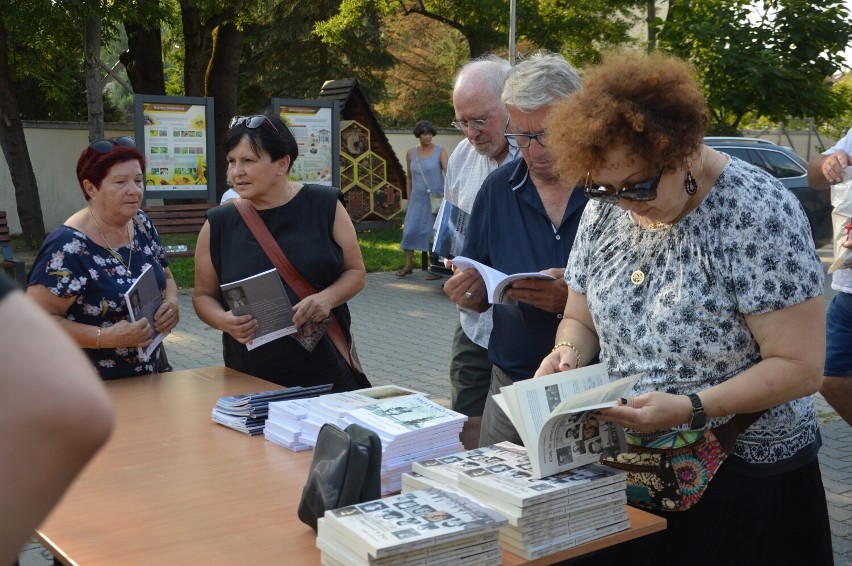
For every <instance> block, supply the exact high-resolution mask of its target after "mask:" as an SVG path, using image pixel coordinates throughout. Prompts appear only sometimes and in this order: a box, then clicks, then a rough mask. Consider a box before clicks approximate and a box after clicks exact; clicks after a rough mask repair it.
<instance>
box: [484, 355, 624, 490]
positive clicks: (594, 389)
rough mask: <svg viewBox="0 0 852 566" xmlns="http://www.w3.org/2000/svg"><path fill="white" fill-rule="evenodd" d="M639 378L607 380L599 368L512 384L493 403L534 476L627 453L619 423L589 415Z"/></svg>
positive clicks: (610, 403) (611, 402)
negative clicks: (509, 424) (520, 443)
mask: <svg viewBox="0 0 852 566" xmlns="http://www.w3.org/2000/svg"><path fill="white" fill-rule="evenodd" d="M638 380H639V378H638V377H625V378H623V379H619V380H617V381H612V382H610V380H609V376H608V374H607V372H606V368H605V366H604V365H603V364H595V365H591V366H587V367H584V368H580V369H575V370H571V371H563V372H560V373H554V374H552V375H547V376H542V377H536V378H533V379H525V380H523V381H518V382H516V383H515V384H514V385H509V386H507V387H501V388H500V393H499V394H497V395H495V396H494V400H495V401H496V402H497V404H498V405H499V406H500V408H501V409H503V412H505V413H506V415H507V416H508V417H509V419H511V421H512V424H513V425H515V429H516V430H517V431H518V434H519V435H520V436H521V439H522V440H523V441H524V446H526V449H527V454H529V457H530V463H531V464H532V473H533V477H534V478H538V479H540V478H543V477H546V476H552V475H553V474H556V473H559V472H564V471H565V470H571V469H573V468H577V467H579V466H583V465H585V464H591V463H593V462H598V461H600V459H601V458H602V457H605V456H611V455H612V456H614V455H615V454H618V453H620V452H625V451H626V449H627V446H626V442H625V440H624V431H623V429H622V428H621V426H620V425H616V424H613V423H607V422H600V421H598V420H596V419H594V418H592V417H593V415H592V412H593V411H596V410H598V409H604V408H607V407H614V406H615V405H616V404H617V402H618V400H619V399H620V398H621V397H627V396H628V395H629V394H630V391H631V389H633V386H634V385H635V384H636V382H637V381H638Z"/></svg>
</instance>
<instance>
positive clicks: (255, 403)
mask: <svg viewBox="0 0 852 566" xmlns="http://www.w3.org/2000/svg"><path fill="white" fill-rule="evenodd" d="M329 391H331V385H330V384H326V385H315V386H313V387H286V388H284V389H275V390H273V391H261V392H258V393H249V394H246V395H231V396H228V397H220V398H219V399H218V400H217V401H216V405H215V406H214V407H213V412H212V413H211V416H212V417H213V422H215V423H219V424H221V425H224V426H226V427H228V428H232V429H234V430H237V431H239V432H242V433H243V434H248V435H249V436H255V435H258V434H262V433H263V427H264V424H265V423H266V418H267V415H268V414H269V403H271V402H273V401H281V400H284V399H296V398H300V397H313V396H316V395H320V394H321V393H327V392H329Z"/></svg>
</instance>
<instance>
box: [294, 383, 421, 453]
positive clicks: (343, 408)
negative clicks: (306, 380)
mask: <svg viewBox="0 0 852 566" xmlns="http://www.w3.org/2000/svg"><path fill="white" fill-rule="evenodd" d="M407 395H423V396H424V397H427V396H428V395H426V394H425V393H421V392H420V391H415V390H413V389H408V388H406V387H400V386H398V385H379V386H376V387H369V388H367V389H358V390H357V391H347V392H345V393H332V394H330V395H322V396H320V397H317V398H316V399H313V400H312V401H311V406H310V410H309V411H308V412H307V414H306V415H305V417H304V418H303V419H301V420H300V422H299V425H300V431H299V432H300V434H299V439H300V442H301V443H303V444H307V445H308V446H312V447H313V446H316V443H317V435H319V431H320V429H321V428H322V425H324V424H326V423H330V424H334V425H337V426H339V427H340V428H346V425H347V423H346V421H345V419H344V417H345V416H346V414H347V413H349V412H350V411H353V410H355V409H358V408H361V407H366V406H367V405H373V404H375V403H378V402H380V401H383V400H385V399H390V398H395V397H404V396H407Z"/></svg>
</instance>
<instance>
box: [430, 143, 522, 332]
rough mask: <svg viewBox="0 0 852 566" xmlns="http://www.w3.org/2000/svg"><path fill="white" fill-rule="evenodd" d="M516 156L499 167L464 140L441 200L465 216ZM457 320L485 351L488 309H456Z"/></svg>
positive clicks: (515, 153) (449, 167)
mask: <svg viewBox="0 0 852 566" xmlns="http://www.w3.org/2000/svg"><path fill="white" fill-rule="evenodd" d="M517 156H518V148H516V147H512V146H509V153H508V155H507V156H506V157H505V158H504V159H503V161H502V162H500V163H498V162H497V160H496V159H494V158H493V157H489V156H487V155H482V154H480V153H478V152H477V151H476V148H475V147H474V146H473V144H472V143H470V141H469V140H468V139H467V138H465V139H463V140H462V141H460V142H459V144H458V145H457V146H456V148H455V149H454V150H453V153H452V155H450V159H449V161H448V162H447V174H446V175H445V176H444V199H446V200H448V201H450V202H451V203H453V204H454V205H456V206H457V207H459V208H460V209H462V210H464V211H465V212H467V213H468V214H470V211H471V210H472V209H473V201H474V200H476V195H477V194H478V193H479V189H480V188H481V187H482V182H483V181H484V180H485V178H486V177H487V176H488V175H489V174H490V173H491V172H492V171H494V170H495V169H497V168H498V167H499V166H500V165H502V164H503V163H508V162H509V161H512V160H513V159H515V158H516V157H517ZM459 320H460V321H461V326H462V330H464V333H465V334H467V337H468V338H470V339H471V340H472V341H473V342H474V343H476V344H477V345H479V346H481V347H483V348H487V347H488V338H489V337H490V336H491V327H492V325H493V323H492V320H491V309H488V310H487V311H485V312H483V313H479V312H476V311H473V310H470V309H466V308H463V307H459Z"/></svg>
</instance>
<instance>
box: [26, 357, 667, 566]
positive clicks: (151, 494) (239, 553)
mask: <svg viewBox="0 0 852 566" xmlns="http://www.w3.org/2000/svg"><path fill="white" fill-rule="evenodd" d="M105 383H106V386H107V389H108V390H109V393H110V395H111V397H112V399H113V401H114V403H115V408H116V413H117V424H116V429H115V432H114V433H113V436H112V438H111V439H110V441H109V443H108V444H107V446H106V447H105V448H104V449H103V450H101V452H100V453H99V454H98V455H97V456H96V457H95V459H94V460H92V462H90V463H89V465H88V466H87V467H86V469H85V470H84V471H83V473H82V474H81V476H80V477H79V478H78V480H77V481H76V482H75V483H74V485H73V486H72V487H71V489H69V491H68V493H67V494H66V495H65V497H64V498H63V500H62V502H61V503H60V504H59V505H58V506H57V507H56V509H54V511H53V513H51V515H50V516H49V517H48V519H47V521H46V522H45V523H44V524H43V525H42V526H41V528H40V529H39V530H38V532H37V536H38V538H39V539H40V540H41V542H42V544H44V546H45V548H47V549H48V550H50V551H51V552H52V553H53V554H54V556H56V558H57V559H58V560H59V561H61V562H62V563H64V564H81V565H84V566H94V565H98V564H109V565H114V564H121V565H123V566H128V565H137V564H156V565H170V564H281V563H287V564H292V565H294V566H295V565H299V566H301V565H303V564H319V551H318V550H317V548H316V546H315V535H314V531H313V530H311V529H310V527H308V526H306V525H304V524H303V523H301V522H300V521H299V519H298V517H297V516H296V508H297V506H298V504H299V498H300V496H301V491H302V487H303V486H304V483H305V480H306V478H307V469H308V467H309V466H310V462H311V458H312V455H313V452H311V451H305V452H298V453H294V452H290V451H289V450H287V449H285V448H282V447H280V446H277V445H275V444H273V443H271V442H267V441H265V440H264V439H263V438H262V437H248V436H245V435H243V434H241V433H239V432H236V431H234V430H231V429H229V428H226V427H224V426H221V425H217V424H215V423H213V422H212V420H211V418H210V411H211V410H212V408H213V406H214V405H215V403H216V399H218V398H219V397H222V396H224V395H236V394H239V393H252V392H255V391H266V390H270V389H275V388H277V387H278V386H276V385H274V384H271V383H269V382H267V381H263V380H261V379H257V378H254V377H250V376H247V375H244V374H241V373H239V372H236V371H232V370H229V369H227V368H224V367H208V368H199V369H194V370H186V371H178V372H174V373H169V374H163V375H153V376H146V377H138V378H130V379H118V380H112V381H107V382H105ZM628 511H629V515H630V519H631V523H632V527H631V529H630V530H629V531H624V532H621V533H617V534H615V535H611V536H608V537H605V538H603V539H599V540H596V541H593V542H591V543H588V544H585V545H582V546H580V547H577V548H574V549H571V550H568V551H564V552H560V553H557V554H554V555H552V556H549V557H547V558H546V559H540V560H536V561H533V562H526V561H525V560H523V559H522V558H520V557H517V556H515V555H513V554H509V553H506V554H505V555H504V564H508V565H516V564H536V565H543V564H553V563H556V562H559V561H560V560H565V559H567V558H571V557H574V556H579V555H581V554H585V553H587V552H591V551H593V550H596V549H599V548H603V547H606V546H610V545H613V544H617V543H619V542H623V541H625V540H629V539H632V538H636V537H638V536H642V535H645V534H650V533H652V532H655V531H659V530H662V529H663V528H665V520H664V519H660V518H658V517H656V516H654V515H651V514H649V513H645V512H642V511H639V510H636V509H632V508H628Z"/></svg>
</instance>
